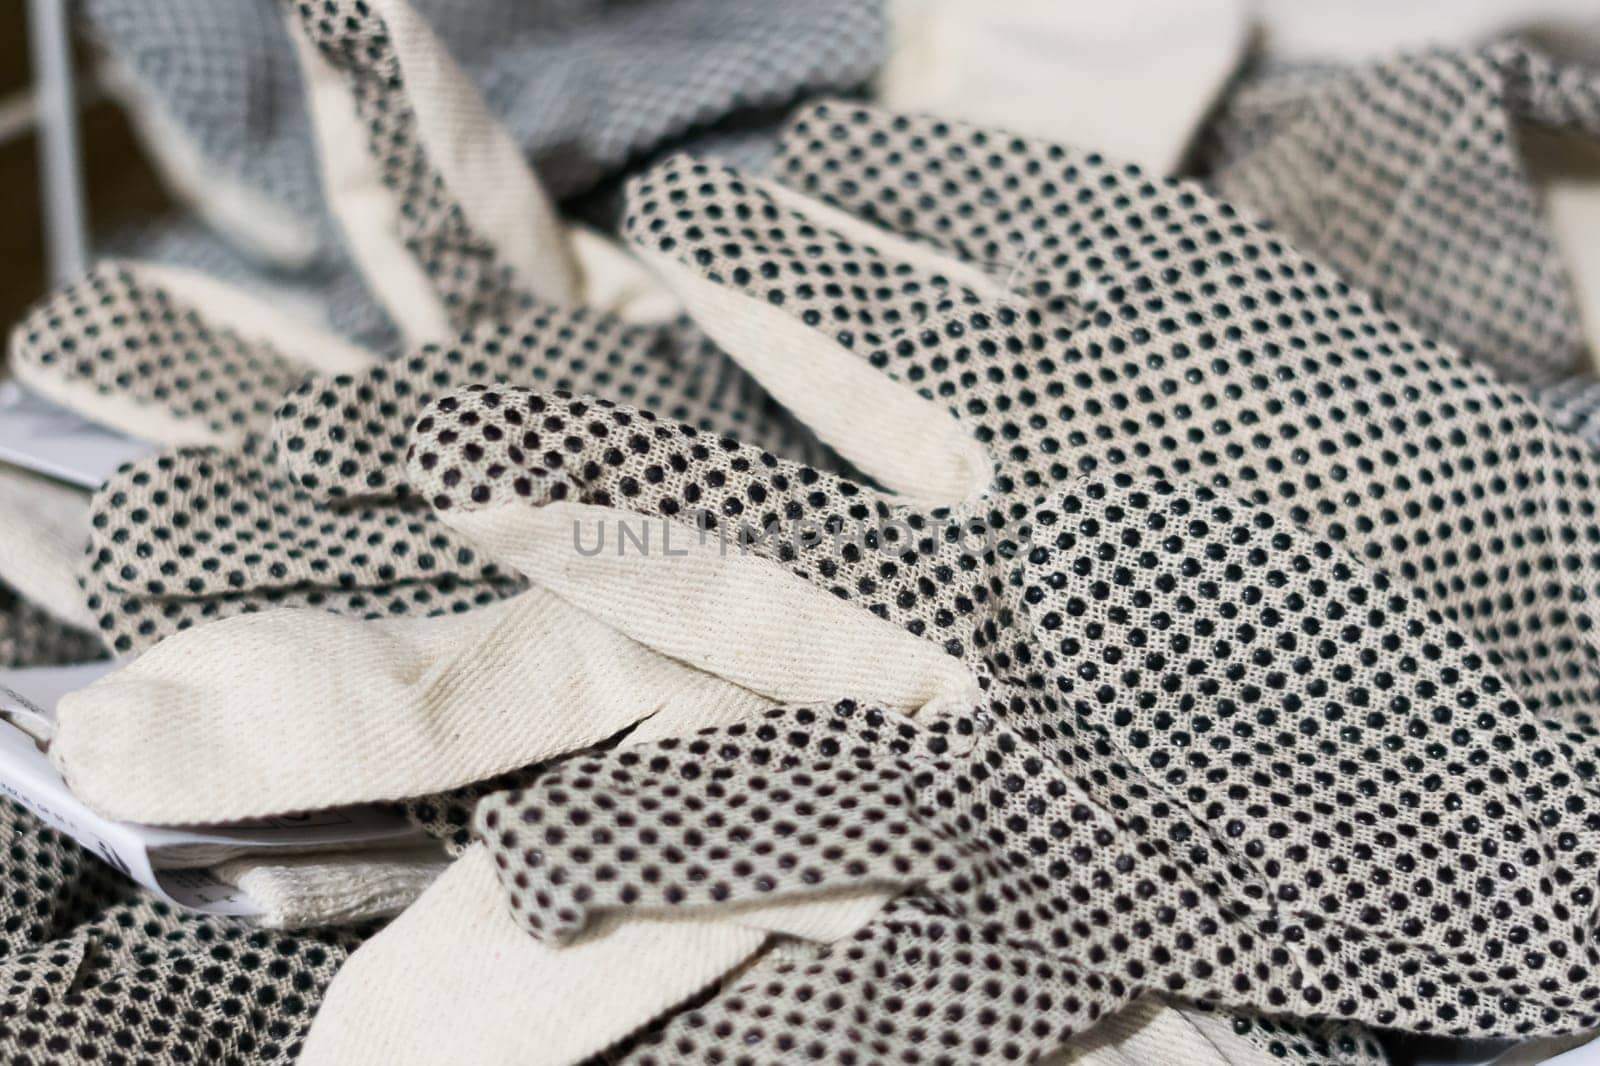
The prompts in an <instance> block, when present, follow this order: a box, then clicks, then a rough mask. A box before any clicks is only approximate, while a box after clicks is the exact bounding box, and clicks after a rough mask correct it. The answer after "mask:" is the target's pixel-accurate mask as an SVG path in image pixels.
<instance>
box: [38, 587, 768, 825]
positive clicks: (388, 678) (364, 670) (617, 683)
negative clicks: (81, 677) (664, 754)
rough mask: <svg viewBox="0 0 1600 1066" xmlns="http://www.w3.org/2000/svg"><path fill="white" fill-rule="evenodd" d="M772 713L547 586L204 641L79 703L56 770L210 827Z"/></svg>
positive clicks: (149, 813)
mask: <svg viewBox="0 0 1600 1066" xmlns="http://www.w3.org/2000/svg"><path fill="white" fill-rule="evenodd" d="M310 661H315V662H316V663H317V664H318V668H317V669H316V670H305V669H303V668H302V666H303V664H304V663H306V662H310ZM768 704H769V701H767V700H765V699H763V698H761V697H759V696H757V695H756V694H754V693H751V692H748V691H745V690H743V689H739V688H737V687H736V686H733V685H729V684H728V683H726V682H723V681H720V680H718V679H717V678H714V677H712V676H711V675H709V674H707V673H704V672H702V671H700V670H696V669H694V668H693V667H691V666H688V665H686V664H684V663H680V662H676V661H674V660H670V659H667V658H665V657H663V656H660V655H657V654H655V653H654V652H651V651H650V650H648V649H646V648H644V647H643V646H641V645H639V644H637V643H635V642H634V641H632V640H630V639H628V638H627V637H625V636H623V635H622V634H620V633H618V632H616V631H615V630H613V629H611V628H610V627H608V626H606V625H604V624H603V623H601V622H600V621H599V620H597V619H595V618H593V617H592V616H591V615H589V614H587V613H586V612H584V611H581V610H579V609H577V608H576V607H573V606H571V605H570V604H568V603H566V602H565V601H564V600H561V599H560V598H559V597H556V596H554V595H551V594H550V593H548V592H545V591H544V590H542V589H539V588H532V589H529V590H527V591H525V592H523V593H521V594H519V595H517V596H514V597H512V598H510V599H508V600H505V601H502V602H500V603H496V604H493V605H490V606H488V607H484V608H481V609H478V610H474V611H470V612H467V613H466V614H463V615H459V616H445V617H436V618H394V619H377V620H372V621H365V622H364V621H358V620H355V619H349V618H340V617H337V616H335V615H332V614H328V613H324V612H321V611H287V610H280V611H264V612H261V613H258V614H252V615H249V616H247V617H240V618H231V619H227V620H225V621H221V622H218V623H216V624H214V625H207V626H201V627H199V628H197V629H195V630H193V631H192V632H188V633H183V634H179V635H176V636H174V637H172V638H170V639H168V640H165V641H163V642H162V643H160V644H159V645H157V646H156V647H154V648H152V649H150V650H149V651H148V652H146V653H145V654H144V655H141V656H140V657H139V658H138V659H136V660H135V661H134V662H132V663H130V664H129V665H127V666H125V667H123V668H122V669H121V670H119V671H117V672H116V673H114V674H111V675H109V676H107V677H105V678H103V679H101V680H100V681H99V682H97V683H96V684H93V685H90V686H89V687H88V688H85V689H82V690H80V691H78V692H74V693H72V694H71V695H69V696H67V697H65V698H64V699H63V700H62V701H61V704H60V707H59V711H58V725H57V731H56V735H55V738H54V740H53V742H52V744H51V748H50V754H51V758H52V759H53V760H54V762H55V764H56V766H57V767H58V768H59V769H60V770H61V772H62V774H63V776H65V777H66V779H67V781H68V783H69V784H70V785H71V786H72V789H73V791H74V793H75V794H77V795H78V796H80V797H81V798H82V799H83V800H84V802H86V803H88V804H89V805H90V806H92V807H94V808H95V809H96V810H97V811H99V812H101V813H102V814H105V815H106V816H107V817H111V818H117V819H121V820H126V821H136V822H143V823H147V824H157V825H166V824H185V823H191V824H193V823H198V824H210V823H219V822H230V821H237V820H241V819H247V818H255V817H261V816H265V815H272V814H283V813H289V812H296V811H304V810H317V809H323V808H330V807H337V806H343V805H349V804H358V803H368V802H380V801H389V800H399V799H406V798H410V797H417V796H425V795H428V794H430V793H434V792H439V791H442V790H445V789H452V788H456V787H458V786H462V785H466V784H468V783H470V782H475V781H481V780H484V779H487V778H492V777H494V776H495V775H498V774H501V773H505V772H507V771H510V770H515V769H518V768H520V767H524V766H529V765H532V764H535V763H540V762H543V761H545V760H548V759H551V758H554V757H555V756H558V755H564V754H567V753H569V752H572V751H576V750H580V749H583V748H586V747H588V746H590V745H593V744H597V743H600V742H601V741H604V740H606V739H607V738H609V737H611V736H613V735H615V734H617V733H619V732H621V731H622V730H625V729H627V728H628V727H629V726H631V725H633V724H634V723H635V722H637V721H639V720H640V719H641V718H648V717H650V716H653V715H654V716H665V717H666V718H667V719H669V720H672V721H677V722H680V724H681V722H682V720H683V719H685V718H687V719H688V720H690V721H693V722H696V723H701V722H705V721H708V720H710V721H716V720H722V719H725V718H730V717H739V716H742V715H745V714H749V713H752V712H753V711H755V710H757V709H759V708H761V707H765V706H767V705H768Z"/></svg>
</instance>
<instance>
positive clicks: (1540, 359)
mask: <svg viewBox="0 0 1600 1066" xmlns="http://www.w3.org/2000/svg"><path fill="white" fill-rule="evenodd" d="M1529 127H1532V128H1535V129H1540V130H1545V131H1554V132H1557V133H1565V134H1568V135H1570V136H1572V137H1575V138H1578V139H1581V140H1584V141H1587V142H1590V143H1592V142H1593V141H1594V139H1595V138H1597V137H1600V72H1596V71H1593V70H1587V69H1584V68H1581V67H1560V66H1557V65H1555V64H1553V63H1551V62H1550V61H1549V60H1547V59H1546V58H1544V57H1543V56H1542V55H1540V54H1538V53H1537V52H1535V51H1532V50H1530V49H1529V48H1527V47H1525V46H1523V45H1521V44H1518V43H1516V42H1504V43H1500V44H1496V45H1493V46H1490V47H1488V48H1485V49H1483V50H1482V51H1478V52H1466V53H1463V52H1446V51H1433V52H1425V53H1421V54H1417V55H1408V56H1403V57H1399V58H1395V59H1386V60H1382V61H1380V62H1375V63H1371V64H1368V65H1364V66H1360V67H1355V68H1350V69H1345V68H1329V67H1292V68H1288V69H1283V70H1277V71H1266V72H1262V73H1260V74H1258V75H1256V76H1255V77H1253V78H1247V79H1246V80H1244V81H1243V82H1242V83H1241V84H1240V85H1239V87H1238V88H1237V89H1235V90H1234V92H1233V93H1232V95H1231V96H1230V97H1229V98H1228V99H1227V100H1226V101H1225V102H1224V104H1223V106H1222V109H1221V111H1220V113H1219V114H1218V116H1217V118H1216V119H1215V120H1214V122H1213V123H1212V126H1211V128H1210V130H1209V131H1208V133H1207V135H1206V137H1205V138H1204V146H1203V149H1202V151H1201V153H1200V158H1199V162H1198V165H1199V169H1200V170H1201V171H1202V172H1203V173H1205V174H1207V175H1208V177H1209V180H1210V182H1211V184H1212V185H1213V186H1214V187H1215V188H1216V189H1217V190H1218V191H1219V192H1220V193H1221V194H1222V195H1223V196H1225V197H1227V198H1229V199H1231V200H1233V201H1234V202H1236V203H1240V204H1248V205H1250V206H1252V207H1254V208H1256V209H1257V210H1258V211H1260V212H1261V214H1263V215H1264V216H1266V217H1267V218H1270V219H1272V220H1273V221H1274V222H1276V223H1277V224H1278V225H1280V226H1282V227H1283V228H1284V230H1285V232H1287V233H1288V234H1289V235H1290V237H1291V238H1292V239H1293V240H1294V241H1295V242H1296V243H1297V244H1298V245H1299V246H1300V247H1302V248H1304V249H1305V250H1306V251H1308V252H1312V253H1315V254H1317V255H1320V256H1322V257H1323V258H1324V259H1325V260H1326V261H1328V262H1329V263H1330V264H1332V265H1333V266H1335V267H1337V268H1338V269H1339V270H1340V271H1342V272H1343V273H1344V274H1345V275H1346V276H1347V277H1349V278H1350V279H1351V280H1353V281H1355V282H1356V283H1357V284H1360V285H1363V286H1365V287H1367V288H1369V289H1371V290H1372V291H1374V292H1375V293H1377V294H1378V295H1380V296H1381V297H1383V299H1384V301H1385V302H1386V304H1387V305H1388V306H1389V307H1390V308H1392V309H1393V310H1394V311H1395V312H1397V313H1398V314H1400V315H1401V316H1402V317H1404V318H1406V319H1407V320H1408V321H1410V322H1411V323H1413V324H1414V325H1416V326H1417V327H1418V328H1420V329H1421V330H1422V331H1423V332H1424V333H1425V334H1427V335H1428V336H1430V337H1434V338H1437V339H1439V340H1442V341H1445V342H1447V343H1449V344H1450V345H1452V346H1453V347H1455V348H1456V349H1458V350H1459V351H1461V352H1462V353H1464V354H1466V355H1468V356H1471V357H1473V358H1475V359H1479V360H1482V361H1484V362H1486V363H1489V364H1492V365H1494V366H1496V367H1498V368H1500V369H1501V370H1502V371H1504V372H1505V373H1506V374H1508V375H1509V376H1511V377H1513V378H1518V379H1535V380H1537V379H1541V378H1547V377H1550V376H1551V375H1555V374H1564V373H1569V372H1571V371H1572V370H1573V369H1574V368H1575V367H1576V366H1577V364H1578V362H1579V360H1580V358H1581V357H1582V355H1583V352H1584V350H1585V349H1586V348H1587V347H1588V342H1587V341H1586V338H1585V336H1584V333H1583V328H1584V322H1583V321H1582V319H1581V317H1580V314H1579V311H1580V308H1579V305H1578V303H1577V302H1576V301H1575V299H1574V292H1573V288H1572V286H1571V284H1569V281H1568V269H1567V265H1566V264H1565V263H1564V262H1563V260H1562V256H1561V255H1560V249H1559V247H1558V245H1557V241H1556V240H1555V238H1554V236H1553V234H1552V230H1551V224H1550V223H1549V222H1548V221H1547V220H1546V218H1545V214H1544V210H1543V205H1542V204H1541V202H1540V194H1539V193H1538V191H1537V190H1536V189H1535V187H1534V185H1533V183H1532V180H1531V178H1530V175H1529V166H1528V164H1527V162H1526V161H1525V159H1524V157H1523V145H1524V136H1523V134H1524V131H1525V130H1526V129H1527V128H1529Z"/></svg>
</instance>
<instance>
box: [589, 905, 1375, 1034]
mask: <svg viewBox="0 0 1600 1066" xmlns="http://www.w3.org/2000/svg"><path fill="white" fill-rule="evenodd" d="M868 975H870V976H868ZM885 989H891V990H893V994H892V997H889V998H886V997H885V994H884V990H885ZM1131 997H1132V990H1131V989H1130V988H1129V987H1128V986H1127V985H1126V984H1124V983H1122V982H1119V981H1116V980H1115V979H1114V978H1111V979H1108V978H1107V977H1105V976H1104V975H1102V974H1099V973H1096V972H1094V971H1090V970H1079V969H1076V968H1073V967H1070V966H1059V965H1055V964H1053V963H1050V962H1046V961H1044V960H1043V959H1041V958H1040V957H1039V956H1037V955H1033V956H1031V957H1027V958H1023V959H1019V960H1016V961H1013V962H1010V963H1009V964H1008V965H1006V966H1004V967H1002V966H1000V965H999V959H998V958H997V956H996V954H995V952H994V947H993V945H991V944H990V943H987V942H984V941H983V940H981V939H979V938H978V937H976V936H975V935H974V934H973V931H972V930H970V929H969V928H967V927H966V926H965V925H963V924H962V923H960V922H956V921H952V920H950V919H949V917H948V916H946V915H942V914H939V913H937V912H936V911H933V910H931V909H928V908H926V906H925V905H924V906H922V907H919V906H918V904H917V902H916V901H909V900H908V901H897V902H895V903H893V904H890V906H889V907H888V908H886V909H885V912H884V914H883V915H882V917H880V918H879V919H878V920H877V921H875V922H873V923H872V924H870V925H868V926H867V927H865V928H863V929H861V930H859V931H858V932H857V933H856V934H855V935H853V936H852V937H850V938H849V939H848V940H844V941H841V942H839V943H837V944H826V945H822V946H820V947H817V948H815V949H812V950H810V951H807V950H805V949H804V948H803V947H802V948H801V949H799V950H793V951H789V952H778V951H773V952H770V953H769V954H768V955H767V956H766V957H765V958H763V959H762V960H761V961H760V962H758V963H757V964H755V965H754V966H751V967H750V968H748V969H747V970H745V971H744V972H743V973H741V974H739V975H737V976H736V977H734V978H732V979H730V980H728V981H726V982H724V984H723V986H722V987H721V988H720V989H719V990H718V991H717V992H716V993H715V994H714V995H713V996H712V997H711V998H710V999H709V1000H708V1001H706V1002H704V1003H701V1004H696V1005H692V1006H690V1007H689V1008H688V1009H686V1010H683V1011H681V1012H679V1013H678V1014H676V1015H673V1016H672V1017H670V1018H669V1019H667V1020H666V1021H665V1022H664V1023H663V1024H662V1025H661V1026H660V1027H659V1028H657V1029H656V1030H655V1031H654V1032H652V1033H649V1034H647V1036H646V1037H645V1039H643V1040H641V1041H638V1042H637V1044H636V1046H634V1047H631V1048H628V1049H626V1050H625V1051H624V1053H622V1054H621V1055H620V1056H618V1057H617V1058H615V1059H614V1060H613V1061H616V1062H617V1063H618V1064H619V1066H623V1064H625V1066H663V1064H665V1063H677V1064H711V1063H719V1062H725V1061H737V1058H738V1056H739V1055H740V1054H744V1055H746V1056H748V1055H750V1054H751V1053H752V1051H751V1049H756V1051H757V1053H759V1051H760V1050H762V1049H769V1048H773V1049H780V1048H802V1049H805V1051H806V1054H807V1055H808V1056H809V1057H811V1058H814V1059H816V1060H818V1061H834V1060H837V1061H849V1060H850V1058H852V1057H855V1056H860V1055H861V1054H862V1053H863V1052H865V1053H867V1054H869V1055H870V1056H871V1060H872V1061H883V1062H900V1061H908V1062H914V1061H929V1062H961V1063H969V1062H970V1063H1013V1062H1027V1061H1041V1062H1045V1063H1048V1064H1050V1066H1067V1064H1072V1066H1121V1064H1128V1066H1135V1064H1136V1066H1182V1064H1197V1066H1198V1064H1201V1063H1204V1064H1212V1066H1258V1064H1259V1066H1265V1064H1267V1063H1278V1062H1291V1063H1302V1064H1305V1066H1383V1064H1384V1063H1386V1062H1387V1058H1386V1056H1385V1055H1384V1053H1383V1051H1382V1049H1381V1047H1380V1046H1379V1044H1378V1041H1377V1040H1376V1039H1375V1038H1374V1037H1372V1036H1371V1035H1369V1034H1366V1033H1364V1032H1361V1031H1360V1030H1358V1029H1355V1028H1354V1027H1350V1026H1335V1025H1318V1026H1303V1025H1301V1024H1299V1023H1297V1022H1293V1021H1287V1022H1286V1021H1284V1020H1281V1019H1277V1018H1273V1019H1271V1020H1268V1019H1265V1018H1256V1017H1250V1016H1246V1015H1233V1016H1231V1017H1230V1016H1226V1015H1221V1014H1212V1013H1211V1012H1210V1011H1209V1010H1202V1009H1200V1008H1196V1007H1193V1006H1185V1007H1183V1008H1181V1009H1180V1008H1175V1007H1171V1006H1166V1005H1164V1004H1162V1003H1161V1002H1160V1001H1159V1000H1155V999H1152V998H1145V999H1142V1000H1137V1001H1134V1002H1132V1003H1131V1004H1128V1005H1127V1006H1122V1004H1124V1003H1127V1001H1128V1000H1129V999H1130V998H1131ZM1040 1056H1044V1057H1043V1058H1040Z"/></svg>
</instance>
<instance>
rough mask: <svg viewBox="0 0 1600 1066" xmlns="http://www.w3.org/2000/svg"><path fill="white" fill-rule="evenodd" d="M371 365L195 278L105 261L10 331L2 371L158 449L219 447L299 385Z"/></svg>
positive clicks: (363, 354) (362, 355) (370, 358)
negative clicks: (314, 376)
mask: <svg viewBox="0 0 1600 1066" xmlns="http://www.w3.org/2000/svg"><path fill="white" fill-rule="evenodd" d="M375 361H376V357H375V356H374V355H372V354H371V353H370V352H368V351H366V350H365V349H362V348H358V347H355V346H354V345H351V344H350V343H349V342H347V341H343V340H340V339H339V338H337V337H335V336H334V335H332V334H330V333H326V332H324V331H322V330H320V329H317V328H315V327H311V326H308V325H305V324H303V323H300V322H297V321H296V320H294V319H292V318H290V317H288V316H286V315H283V314H282V313H281V312H279V311H277V310H275V309H273V308H271V307H269V306H267V305H265V304H263V303H261V302H259V301H257V300H256V299H255V298H254V297H252V296H250V295H249V294H248V293H246V292H244V291H243V290H240V289H235V288H233V287H232V286H228V285H224V284H222V283H220V282H216V281H213V280H211V279H209V278H206V277H205V276H203V275H200V274H196V273H192V272H189V271H184V270H179V269H177V268H173V267H159V266H155V265H153V264H145V263H106V264H103V265H101V266H99V267H96V268H95V269H94V270H92V271H90V272H89V273H88V274H87V275H86V276H85V277H83V278H82V279H81V280H79V281H78V282H76V283H74V284H72V285H70V286H68V287H67V288H65V289H63V290H62V291H61V292H59V293H56V294H55V295H53V296H51V297H50V298H48V299H47V300H45V301H44V302H43V303H42V304H40V305H39V306H38V307H36V308H35V309H34V310H33V311H31V312H30V313H29V314H28V315H27V317H26V318H24V319H23V321H22V322H21V323H20V324H18V326H17V327H16V329H15V330H14V331H13V333H12V336H11V363H10V366H11V370H12V373H13V374H14V375H15V376H16V378H17V380H19V381H21V382H22V383H23V384H25V385H27V386H28V387H29V388H30V389H33V390H34V391H36V392H38V393H40V394H41V395H43V396H45V397H47V398H48V399H50V400H53V401H54V402H56V403H58V404H60V405H62V406H64V407H67V408H69V409H71V410H72V411H74V412H76V413H78V414H80V415H82V416H84V417H85V418H88V419H90V420H91V421H94V422H98V423H99V424H101V425H105V426H109V427H111V428H113V429H117V430H120V431H121V432H123V433H127V434H129V435H131V436H134V437H139V438H142V439H145V440H150V441H154V442H157V443H162V444H169V445H179V444H190V445H220V446H226V445H233V444H237V443H239V442H240V441H242V440H243V439H244V437H245V435H246V434H248V433H250V432H252V431H256V430H261V429H264V428H265V427H266V426H267V424H268V421H269V419H270V418H271V416H272V411H273V408H274V407H275V406H276V405H277V402H278V400H279V398H280V397H281V396H282V394H283V393H284V392H286V391H288V389H289V388H290V386H292V385H294V384H295V383H296V382H297V381H298V380H299V379H300V378H301V377H303V376H304V375H306V374H308V373H311V372H313V371H322V372H324V373H339V372H347V371H354V370H357V369H361V368H365V367H368V366H370V365H372V364H373V363H374V362H375Z"/></svg>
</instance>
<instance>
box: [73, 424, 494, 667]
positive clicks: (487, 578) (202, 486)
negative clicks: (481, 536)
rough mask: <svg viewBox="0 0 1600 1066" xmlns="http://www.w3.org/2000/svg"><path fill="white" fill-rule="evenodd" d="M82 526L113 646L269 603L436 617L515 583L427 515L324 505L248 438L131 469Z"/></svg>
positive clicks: (95, 599)
mask: <svg viewBox="0 0 1600 1066" xmlns="http://www.w3.org/2000/svg"><path fill="white" fill-rule="evenodd" d="M90 524H91V527H92V530H91V536H90V545H89V554H88V556H87V557H86V564H85V570H84V573H83V579H84V587H85V590H86V592H87V593H88V603H89V606H90V609H91V610H93V611H95V612H96V613H97V617H98V619H99V625H100V628H101V630H102V632H103V633H104V634H105V635H106V638H107V639H108V641H109V642H110V643H111V644H112V646H113V648H114V649H115V650H117V651H131V650H135V649H139V648H143V647H146V646H148V645H149V644H150V643H153V642H154V641H155V640H157V639H159V638H160V637H161V636H164V635H166V634H167V633H171V632H175V631H177V630H179V629H184V628H188V627H189V626H191V625H193V624H194V623H195V622H197V621H200V620H203V619H206V618H217V617H224V616H226V615H230V614H238V613H241V612H243V611H251V610H258V609H260V608H261V607H262V606H267V605H272V604H278V605H282V606H292V605H295V604H300V603H304V604H311V605H320V606H327V607H329V608H332V609H335V610H339V611H340V612H342V613H348V614H356V615H366V616H376V615H382V614H400V613H410V612H416V613H438V612H442V611H448V610H462V609H465V608H466V607H468V606H471V605H473V604H475V603H487V602H491V601H492V600H494V599H498V598H500V596H502V595H504V594H507V593H508V592H510V591H512V590H514V589H515V588H516V587H517V586H518V582H517V581H516V580H514V579H512V578H510V577H509V576H508V575H505V574H503V573H502V572H501V571H500V569H499V568H498V567H497V566H496V565H495V563H493V562H492V561H487V560H482V559H480V558H479V555H478V552H477V551H476V549H475V548H474V547H473V546H472V545H471V544H469V543H468V542H466V541H465V540H464V539H463V538H462V537H461V536H459V535H458V534H456V533H455V532H454V531H452V530H451V529H449V528H448V527H446V526H444V525H442V524H440V523H439V522H437V521H436V520H435V519H434V518H433V516H432V515H430V514H429V513H427V511H426V510H420V509H415V508H413V509H412V510H410V511H407V510H404V509H400V508H396V507H377V506H359V507H352V508H349V509H331V508H326V507H322V506H320V505H319V504H317V503H316V501H313V500H311V499H310V498H309V497H307V496H306V495H305V494H304V493H302V492H298V491H297V490H295V489H294V487H293V486H292V485H290V484H289V482H288V479H287V478H286V476H285V475H284V473H283V471H282V470H281V469H280V468H279V467H278V465H277V464H276V463H275V462H273V461H272V459H271V457H270V454H266V453H264V452H263V451H262V450H261V448H260V444H259V442H256V441H247V442H246V446H245V447H244V448H243V449H241V450H239V451H233V452H224V451H219V450H204V451H200V450H194V451H179V452H175V453H169V454H164V455H160V456H156V457H154V458H151V459H148V460H141V461H139V462H137V463H133V464H130V465H128V466H127V467H124V468H123V469H122V470H121V471H120V472H119V473H117V474H116V475H115V476H113V477H112V478H111V479H110V480H109V481H107V482H106V484H105V485H104V486H102V487H101V489H100V491H99V492H97V493H96V494H95V497H94V500H93V503H92V518H91V523H90Z"/></svg>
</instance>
